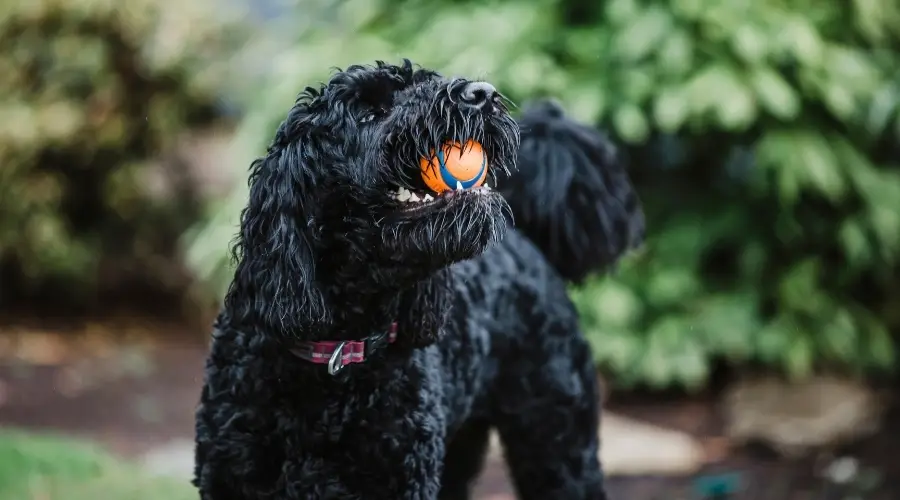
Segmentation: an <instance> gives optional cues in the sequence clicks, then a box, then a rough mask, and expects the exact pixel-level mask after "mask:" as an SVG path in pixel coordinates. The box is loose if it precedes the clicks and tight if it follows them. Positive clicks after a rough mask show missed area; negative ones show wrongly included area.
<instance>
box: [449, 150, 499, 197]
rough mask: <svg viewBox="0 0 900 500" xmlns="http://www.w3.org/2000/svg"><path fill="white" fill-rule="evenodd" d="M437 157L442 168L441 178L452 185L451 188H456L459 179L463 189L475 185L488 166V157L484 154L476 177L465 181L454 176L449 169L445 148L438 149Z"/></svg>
mask: <svg viewBox="0 0 900 500" xmlns="http://www.w3.org/2000/svg"><path fill="white" fill-rule="evenodd" d="M437 159H438V165H440V167H441V168H440V170H441V179H442V180H443V181H444V183H445V184H446V185H447V186H449V187H450V189H456V181H459V182H460V184H462V187H463V189H469V188H470V187H472V186H474V185H475V184H476V183H477V182H478V179H480V178H481V176H482V175H483V174H484V169H485V168H487V157H485V156H484V155H482V157H481V168H480V169H479V170H478V173H477V174H475V177H472V178H471V179H469V180H467V181H464V180H462V179H457V178H456V177H454V176H453V174H451V173H450V171H449V170H447V163H446V161H445V159H444V150H443V149H442V150H440V151H438V154H437Z"/></svg>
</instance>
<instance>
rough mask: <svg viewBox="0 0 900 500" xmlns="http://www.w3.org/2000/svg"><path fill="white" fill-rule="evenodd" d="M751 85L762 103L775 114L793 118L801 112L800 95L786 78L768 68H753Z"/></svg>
mask: <svg viewBox="0 0 900 500" xmlns="http://www.w3.org/2000/svg"><path fill="white" fill-rule="evenodd" d="M749 82H750V85H751V87H752V88H753V89H754V91H755V92H756V96H757V98H758V99H759V101H760V103H761V104H762V106H763V107H764V108H766V110H767V111H768V112H769V113H771V114H772V115H773V116H775V117H777V118H780V119H782V120H793V119H794V118H796V117H797V114H798V113H799V112H800V97H799V96H798V95H797V92H796V91H795V90H794V88H793V87H791V86H790V85H789V84H788V83H787V82H786V81H785V80H784V78H782V77H781V75H779V74H778V73H776V72H774V71H772V70H771V69H768V68H757V69H754V70H751V72H750V75H749Z"/></svg>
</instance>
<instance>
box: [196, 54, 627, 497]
mask: <svg viewBox="0 0 900 500" xmlns="http://www.w3.org/2000/svg"><path fill="white" fill-rule="evenodd" d="M468 83H470V82H469V81H468V80H465V79H448V78H444V77H442V76H440V75H439V74H437V73H435V72H433V71H430V70H427V69H422V68H418V67H415V66H413V65H412V64H411V63H410V62H409V61H404V62H403V63H401V64H400V65H389V64H385V63H381V62H378V63H376V64H375V65H371V66H351V67H349V68H347V69H346V70H345V71H339V72H337V73H336V74H334V75H333V76H332V78H331V79H330V80H329V81H328V82H327V84H325V85H323V86H322V87H321V88H319V89H307V90H306V91H305V92H304V93H303V94H302V95H301V97H300V98H299V99H298V101H297V103H296V104H295V105H294V107H293V108H292V109H291V110H290V112H289V113H288V115H287V118H286V119H285V120H284V122H283V123H282V124H281V126H280V127H279V128H278V131H277V132H276V134H275V139H274V141H273V142H272V144H271V146H270V147H269V150H268V153H267V154H266V155H265V156H264V157H263V158H260V159H259V160H257V161H256V162H255V163H254V164H253V165H252V167H251V173H250V196H249V202H248V205H247V207H246V209H245V210H244V211H243V213H242V217H241V226H240V233H239V236H238V239H237V243H236V248H235V255H236V259H237V268H236V270H235V274H234V280H233V282H232V284H231V287H230V289H229V290H228V293H227V296H226V299H225V305H224V308H223V310H222V312H221V314H220V316H219V318H218V319H217V321H216V324H215V328H214V332H213V342H212V347H211V352H210V354H209V358H208V360H207V365H206V380H205V385H204V387H203V391H202V395H201V404H200V406H199V408H198V410H197V420H196V445H197V447H196V468H195V479H194V483H195V485H196V486H197V487H198V488H199V489H200V496H201V498H202V499H204V500H261V499H283V500H299V499H304V500H306V499H309V500H312V499H335V500H337V499H369V500H379V499H384V500H400V499H410V500H411V499H417V500H430V499H438V498H440V499H465V498H469V486H470V483H471V481H472V479H473V478H474V477H475V476H476V475H477V473H478V472H479V470H480V467H481V464H482V461H483V458H484V455H485V452H486V449H487V445H488V436H489V431H490V430H491V429H496V430H497V431H498V433H499V436H500V438H501V440H502V443H503V447H504V450H505V453H506V459H507V462H508V464H509V466H510V469H511V475H512V478H513V481H514V483H515V485H516V488H517V491H518V494H519V496H520V497H521V498H524V499H535V500H553V499H560V500H601V499H604V498H606V497H605V493H604V480H603V475H602V472H601V467H600V464H599V462H598V455H597V451H598V438H597V425H598V411H599V403H598V400H599V396H598V387H597V381H596V376H595V371H594V365H593V363H592V360H591V354H590V350H589V347H588V344H587V343H586V342H585V340H584V338H583V337H582V335H581V333H580V331H579V327H578V322H577V318H576V313H575V311H574V308H573V306H572V304H571V303H570V301H569V299H568V297H567V295H566V285H565V283H566V281H579V280H581V279H582V278H584V277H585V275H587V274H588V273H590V272H592V271H599V270H602V269H603V268H605V267H606V266H608V265H610V264H611V263H613V262H614V261H615V260H616V259H617V258H618V257H619V256H620V255H621V254H622V253H624V252H625V251H626V250H628V249H629V248H631V247H633V246H634V245H636V244H638V243H639V242H640V240H641V238H642V236H643V216H642V214H641V209H640V206H639V203H638V201H637V197H636V195H635V194H634V192H633V191H632V188H631V185H630V183H629V181H628V179H627V176H626V174H625V172H624V170H623V168H622V167H621V166H620V165H619V163H618V161H617V159H616V156H615V154H614V150H613V148H612V147H611V146H610V144H609V143H608V142H607V141H606V139H605V138H603V137H602V136H601V135H600V134H599V133H598V132H597V131H595V130H593V129H591V128H589V127H585V126H582V125H579V124H576V123H574V122H572V121H571V120H569V119H568V118H566V117H565V116H563V114H562V112H561V110H560V109H559V107H557V106H556V105H554V104H550V103H541V104H538V105H536V106H534V107H532V108H530V109H529V110H527V111H526V112H525V113H524V115H523V117H522V118H521V119H520V121H519V122H518V123H517V122H516V120H514V119H513V118H512V117H511V116H510V115H509V113H508V112H507V107H506V101H505V99H504V98H503V97H502V96H500V95H499V94H493V93H492V94H491V95H488V96H487V98H486V102H484V103H483V106H480V107H475V106H470V105H467V104H466V103H465V102H464V101H463V100H462V99H461V97H460V95H461V93H462V92H463V91H464V89H465V88H466V85H467V84H468ZM520 128H521V147H520ZM468 138H474V139H476V140H477V141H479V142H480V143H481V144H482V145H483V147H484V150H485V151H486V154H487V156H488V160H489V165H490V169H491V170H490V175H489V181H488V183H489V184H490V185H491V186H494V187H495V189H494V190H485V189H470V190H462V191H454V192H451V193H449V194H447V195H444V196H437V195H436V194H435V198H436V199H435V200H434V201H433V202H430V203H427V204H426V203H422V204H409V203H403V202H401V201H399V200H397V199H396V197H395V196H392V193H396V192H397V189H398V188H399V187H405V188H407V189H410V190H412V191H414V192H419V193H420V194H424V191H425V189H426V188H425V186H424V184H423V183H422V180H421V176H420V175H418V170H417V168H418V158H419V157H420V156H422V155H426V154H429V151H431V150H433V148H435V146H437V145H439V144H441V143H442V142H443V141H444V140H447V139H453V140H464V139H468ZM517 164H518V169H516V167H517ZM498 186H499V187H498ZM501 193H502V194H501ZM432 194H434V193H432ZM513 219H515V220H516V221H517V223H518V224H517V226H518V228H517V229H513V228H512V227H511V225H510V221H511V220H513ZM392 322H396V323H397V325H398V339H397V342H396V343H395V344H392V345H389V346H387V347H385V348H384V349H382V350H380V351H378V352H375V353H373V354H372V355H371V356H370V357H369V358H368V359H367V360H366V361H365V362H364V363H360V364H352V365H348V366H347V367H345V368H344V369H343V370H341V371H340V372H338V373H337V374H335V375H333V376H332V375H329V374H328V373H327V372H326V369H325V367H324V366H323V365H318V364H312V363H309V362H307V361H304V360H301V359H299V358H297V357H296V356H294V355H293V354H291V352H290V347H291V346H292V345H294V344H295V343H296V342H298V341H308V340H347V339H359V338H361V337H365V336H367V335H370V334H372V333H375V332H381V331H385V330H386V329H388V328H389V326H390V325H391V323H392Z"/></svg>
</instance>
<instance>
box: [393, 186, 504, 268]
mask: <svg viewBox="0 0 900 500" xmlns="http://www.w3.org/2000/svg"><path fill="white" fill-rule="evenodd" d="M445 196H446V198H445V199H437V200H436V201H435V202H434V205H435V208H430V205H426V206H425V207H423V208H416V209H412V211H411V212H400V213H397V214H395V215H394V216H393V217H390V218H389V219H387V220H386V224H385V225H384V226H383V229H382V233H381V235H382V242H381V243H382V245H381V247H382V250H383V257H384V258H386V259H389V260H391V261H394V262H397V263H398V264H401V265H403V266H404V267H410V266H411V267H412V268H414V269H418V270H420V271H422V272H424V273H426V274H430V273H433V272H435V271H437V270H439V269H441V268H443V267H446V266H448V265H450V264H453V263H455V262H459V261H461V260H466V259H471V258H473V257H475V256H477V255H479V254H481V253H482V252H483V251H484V250H485V248H487V247H488V245H490V244H491V243H493V242H496V241H499V240H500V239H502V238H503V236H504V235H505V231H506V222H505V221H506V213H508V211H509V207H508V206H507V204H506V201H505V200H504V199H503V197H502V196H500V195H499V194H497V193H495V192H493V191H491V190H489V189H486V188H476V189H474V190H469V191H461V192H454V193H450V194H449V195H445ZM423 277H424V276H423Z"/></svg>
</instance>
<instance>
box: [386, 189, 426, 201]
mask: <svg viewBox="0 0 900 500" xmlns="http://www.w3.org/2000/svg"><path fill="white" fill-rule="evenodd" d="M420 196H421V197H420ZM392 197H393V198H394V199H395V200H397V201H401V202H403V203H413V202H422V203H424V202H429V201H434V197H432V196H431V195H430V194H423V195H417V194H416V193H414V192H412V191H410V190H409V189H406V188H403V187H401V188H397V191H395V192H394V193H393V195H392Z"/></svg>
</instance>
